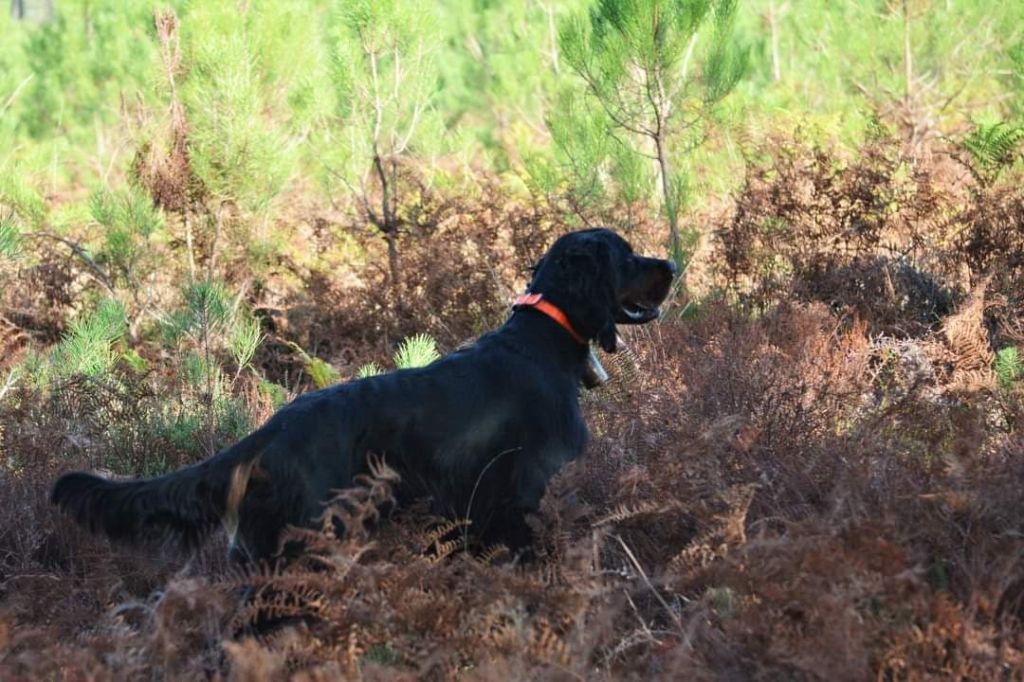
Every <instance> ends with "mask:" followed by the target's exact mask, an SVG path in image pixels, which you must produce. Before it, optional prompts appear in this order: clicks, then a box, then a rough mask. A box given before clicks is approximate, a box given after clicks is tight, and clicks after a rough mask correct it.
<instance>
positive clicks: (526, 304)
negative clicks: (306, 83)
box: [512, 294, 587, 346]
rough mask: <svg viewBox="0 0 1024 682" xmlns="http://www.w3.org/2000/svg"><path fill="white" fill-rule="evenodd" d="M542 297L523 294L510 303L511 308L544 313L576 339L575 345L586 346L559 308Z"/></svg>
mask: <svg viewBox="0 0 1024 682" xmlns="http://www.w3.org/2000/svg"><path fill="white" fill-rule="evenodd" d="M542 296H543V295H542V294H523V295H522V296H517V297H516V300H515V301H513V302H512V307H513V308H520V307H523V308H533V309H535V310H538V311H540V312H542V313H544V314H545V315H547V316H548V317H550V318H551V319H552V320H554V321H555V322H557V323H558V324H559V325H561V327H562V328H563V329H565V331H567V332H569V334H570V335H571V336H572V338H574V339H576V342H577V343H581V344H583V345H584V346H585V345H587V342H586V340H585V339H584V338H583V337H582V336H580V334H579V332H577V331H576V330H575V329H573V326H572V323H571V322H569V318H568V317H566V315H565V313H563V312H562V310H561V308H559V307H558V306H556V305H555V304H554V303H548V302H547V301H545V300H544V299H543V298H542Z"/></svg>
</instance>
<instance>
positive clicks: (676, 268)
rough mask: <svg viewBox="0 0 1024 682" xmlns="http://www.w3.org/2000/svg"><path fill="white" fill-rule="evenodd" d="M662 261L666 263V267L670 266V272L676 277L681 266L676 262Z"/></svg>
mask: <svg viewBox="0 0 1024 682" xmlns="http://www.w3.org/2000/svg"><path fill="white" fill-rule="evenodd" d="M662 263H664V264H665V267H666V268H668V271H669V274H671V275H672V276H673V277H675V276H676V274H677V273H678V272H679V266H677V265H676V264H675V263H674V262H672V261H670V260H666V261H662Z"/></svg>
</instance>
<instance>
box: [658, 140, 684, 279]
mask: <svg viewBox="0 0 1024 682" xmlns="http://www.w3.org/2000/svg"><path fill="white" fill-rule="evenodd" d="M654 146H655V148H656V150H657V154H658V170H659V174H660V175H661V193H662V199H663V201H664V202H665V213H666V214H667V215H668V232H669V254H670V257H671V258H672V260H673V261H674V262H675V263H676V265H678V266H679V267H680V268H682V266H683V242H682V239H681V238H680V236H679V215H678V212H677V208H678V207H677V206H676V200H675V197H674V196H673V195H672V176H671V171H670V170H669V161H668V150H667V149H665V135H664V134H663V133H659V134H658V135H656V136H655V137H654Z"/></svg>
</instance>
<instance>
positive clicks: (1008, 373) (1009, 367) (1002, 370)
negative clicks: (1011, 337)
mask: <svg viewBox="0 0 1024 682" xmlns="http://www.w3.org/2000/svg"><path fill="white" fill-rule="evenodd" d="M995 372H996V377H997V378H998V379H999V385H1000V386H1002V387H1003V388H1004V389H1008V388H1010V387H1011V386H1012V385H1013V383H1014V382H1015V381H1017V380H1018V379H1020V378H1021V377H1022V376H1024V359H1021V357H1020V354H1019V353H1018V352H1017V347H1016V346H1007V347H1006V348H1003V349H1002V350H1000V351H999V352H998V353H996V361H995Z"/></svg>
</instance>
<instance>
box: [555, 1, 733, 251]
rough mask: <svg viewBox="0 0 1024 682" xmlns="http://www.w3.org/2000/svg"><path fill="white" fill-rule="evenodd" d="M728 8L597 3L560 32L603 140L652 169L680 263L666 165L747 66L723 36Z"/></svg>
mask: <svg viewBox="0 0 1024 682" xmlns="http://www.w3.org/2000/svg"><path fill="white" fill-rule="evenodd" d="M735 10H736V0H598V1H597V4H596V5H595V6H594V7H592V8H591V10H590V12H589V13H588V14H585V15H584V14H577V15H575V16H573V17H572V18H571V19H570V20H569V21H567V22H566V23H565V24H564V25H563V26H562V29H561V31H560V33H559V44H560V46H561V48H562V55H563V60H564V62H565V63H566V64H568V66H569V67H570V68H571V69H572V70H573V71H574V72H575V73H576V74H577V75H578V76H579V77H580V78H581V79H582V80H583V82H584V83H585V85H586V91H587V94H588V96H589V97H590V98H591V99H592V100H594V101H596V103H597V104H598V105H599V106H600V108H601V109H602V110H603V111H604V113H605V114H606V115H607V117H608V121H609V125H608V128H607V130H608V133H609V134H610V135H611V136H613V138H614V139H615V140H616V141H618V142H619V143H621V144H622V145H624V146H627V147H630V148H633V149H635V150H637V151H640V152H641V153H643V154H645V155H647V156H649V157H650V158H651V159H653V160H654V161H655V162H656V163H657V167H658V176H659V184H660V187H661V194H662V204H663V207H664V210H665V213H666V215H667V217H668V223H669V233H670V239H671V245H670V248H671V252H672V256H673V258H674V259H676V260H677V261H678V262H681V261H682V260H683V259H684V254H683V250H684V245H683V240H682V237H681V235H680V230H679V215H678V211H679V202H680V194H681V188H682V187H683V183H682V178H683V176H682V175H680V174H678V173H677V172H676V171H674V169H673V168H672V158H673V157H674V156H677V155H678V154H679V152H680V151H685V150H687V149H691V148H693V147H694V146H696V145H698V144H700V142H701V141H702V139H703V134H704V131H705V128H706V124H707V122H708V117H709V114H710V113H711V111H712V109H713V107H714V106H715V105H716V104H718V103H719V102H720V101H721V100H722V98H724V97H725V96H726V95H727V94H729V92H730V91H731V90H732V89H733V88H734V87H735V85H736V83H737V82H738V81H739V79H740V77H741V76H742V75H743V72H744V70H745V68H746V61H747V56H746V51H745V50H743V49H740V48H739V47H738V46H737V45H736V44H735V43H734V41H733V40H732V38H731V34H732V25H733V19H734V17H735ZM705 27H706V28H707V29H709V30H710V35H708V36H707V38H706V40H704V41H701V40H700V37H701V36H702V35H703V33H705V31H704V30H703V29H705ZM702 42H706V43H707V46H706V48H704V49H702V50H700V51H699V54H697V53H698V49H697V48H698V43H702ZM695 57H697V58H699V61H700V64H701V66H702V68H701V69H700V70H699V71H698V68H697V63H696V60H695Z"/></svg>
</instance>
